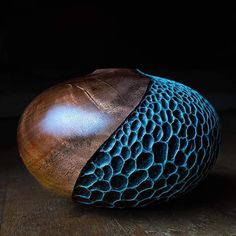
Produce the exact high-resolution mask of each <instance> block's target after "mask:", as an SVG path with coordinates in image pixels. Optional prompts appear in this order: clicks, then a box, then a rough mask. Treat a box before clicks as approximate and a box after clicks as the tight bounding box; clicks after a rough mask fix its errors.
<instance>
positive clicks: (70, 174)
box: [18, 69, 149, 196]
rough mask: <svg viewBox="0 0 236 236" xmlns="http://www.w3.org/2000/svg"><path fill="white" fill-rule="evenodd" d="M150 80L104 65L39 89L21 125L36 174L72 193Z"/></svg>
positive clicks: (25, 154) (22, 147) (24, 149)
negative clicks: (87, 72) (95, 155)
mask: <svg viewBox="0 0 236 236" xmlns="http://www.w3.org/2000/svg"><path fill="white" fill-rule="evenodd" d="M148 83H149V79H148V78H147V77H144V76H142V75H140V74H138V73H137V72H136V71H134V70H130V69H100V70H96V71H95V72H93V73H92V74H90V75H87V76H84V77H82V78H80V79H73V80H69V81H66V82H64V83H61V84H59V85H57V86H55V87H52V88H50V89H48V90H46V91H45V92H43V93H42V94H40V95H39V96H38V97H37V98H35V99H34V100H33V102H32V103H31V104H30V105H29V106H28V108H27V109H26V110H25V112H24V114H23V115H22V118H21V121H20V123H19V127H18V147H19V152H20V155H21V157H22V159H23V161H24V163H25V165H26V167H27V168H28V170H29V171H30V172H31V174H32V175H34V176H35V177H36V179H37V180H38V181H39V182H40V183H41V184H42V185H44V186H46V187H47V188H49V189H52V190H54V191H56V192H58V193H61V194H63V195H67V196H70V195H71V192H72V190H73V187H74V184H75V181H76V179H77V178H78V176H79V173H80V171H81V169H82V168H83V167H84V165H85V164H86V162H87V161H88V159H89V158H90V157H91V156H92V155H93V154H94V152H95V151H96V150H97V149H98V148H99V147H100V146H101V145H102V143H103V142H105V140H106V139H107V138H108V137H109V136H110V135H111V134H112V133H113V132H114V131H115V130H116V128H118V126H119V125H120V124H121V123H122V122H123V121H124V120H125V118H126V117H127V116H128V115H129V113H130V112H131V111H132V110H133V109H134V108H135V107H136V106H137V105H138V104H139V102H140V100H141V99H142V97H143V95H144V94H145V92H146V89H147V86H148Z"/></svg>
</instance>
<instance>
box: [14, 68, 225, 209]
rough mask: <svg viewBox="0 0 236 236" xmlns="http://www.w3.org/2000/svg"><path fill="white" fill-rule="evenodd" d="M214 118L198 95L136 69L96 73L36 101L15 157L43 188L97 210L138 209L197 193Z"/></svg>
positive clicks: (213, 141)
mask: <svg viewBox="0 0 236 236" xmlns="http://www.w3.org/2000/svg"><path fill="white" fill-rule="evenodd" d="M220 137H221V135H220V126H219V119H218V116H217V114H216V112H215V110H214V108H213V107H212V106H211V105H210V103H209V102H208V101H207V100H206V99H205V98H203V97H202V96H201V95H200V94H199V93H198V92H196V91H194V90H192V89H191V88H189V87H187V86H185V85H183V84H180V83H178V82H175V81H172V80H168V79H164V78H160V77H156V76H151V75H147V74H145V73H142V72H141V71H139V70H130V69H100V70H96V71H95V72H93V73H92V74H89V75H87V76H84V77H81V78H79V79H74V80H70V81H66V82H64V83H61V84H58V85H56V86H54V87H52V88H50V89H48V90H46V91H45V92H43V93H42V94H40V95H39V96H38V97H36V98H35V99H34V100H33V102H32V103H31V104H30V105H29V106H28V107H27V109H26V110H25V112H24V113H23V115H22V117H21V120H20V123H19V127H18V146H19V152H20V155H21V157H22V159H23V161H24V163H25V165H26V167H27V168H28V170H29V171H30V172H31V173H32V175H33V176H34V177H35V178H36V179H37V180H38V181H39V182H40V183H41V184H42V185H44V186H46V187H47V188H49V189H51V190H53V191H56V192H58V193H61V194H63V195H67V196H72V198H73V200H75V201H77V202H80V203H84V204H89V205H95V206H105V207H139V206H145V205H148V204H150V203H153V202H160V201H167V200H169V199H171V198H175V197H177V196H180V195H182V194H183V193H185V192H187V191H189V190H190V189H192V188H194V187H195V186H196V185H197V184H198V183H199V182H200V181H201V180H202V179H203V178H204V177H205V176H206V174H207V172H208V170H209V169H210V168H211V167H212V166H213V164H214V163H215V161H216V158H217V154H218V149H219V144H220V139H221V138H220Z"/></svg>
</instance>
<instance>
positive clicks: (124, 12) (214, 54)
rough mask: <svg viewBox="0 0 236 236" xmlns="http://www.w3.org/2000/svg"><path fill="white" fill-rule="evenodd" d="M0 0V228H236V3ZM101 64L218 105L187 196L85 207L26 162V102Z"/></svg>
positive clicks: (5, 231) (139, 231)
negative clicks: (212, 142) (209, 161)
mask: <svg viewBox="0 0 236 236" xmlns="http://www.w3.org/2000/svg"><path fill="white" fill-rule="evenodd" d="M2 2H5V1H1V2H0V81H1V84H0V132H1V135H0V235H2V236H5V235H71V236H72V235H75V234H76V235H122V236H123V235H182V236H187V235H216V236H217V235H236V233H235V232H236V227H235V226H236V211H235V209H236V159H235V156H236V145H235V140H236V123H235V120H236V83H235V78H236V67H235V58H236V36H235V29H236V9H235V7H233V6H232V5H227V1H221V2H220V4H217V3H216V2H217V1H214V2H213V3H211V5H206V3H204V4H202V5H200V4H199V3H198V2H199V1H196V2H195V3H194V1H189V4H186V3H183V4H182V5H181V4H180V1H176V4H175V5H174V2H175V1H165V2H166V3H167V5H166V6H163V4H162V5H161V4H158V5H154V4H153V5H149V4H148V2H150V1H143V2H144V5H138V4H137V1H132V2H133V5H132V6H128V5H127V3H126V4H124V3H121V2H119V4H115V3H114V2H113V1H111V2H112V4H113V5H112V4H110V5H109V6H108V5H106V6H102V5H100V4H101V3H100V2H99V4H97V5H92V4H91V5H90V4H82V3H78V4H77V5H76V6H73V7H72V6H70V7H67V8H52V7H48V8H41V7H39V6H38V4H37V1H36V0H31V1H24V0H22V1H19V0H18V1H12V2H13V3H12V5H11V6H9V7H5V6H4V7H3V6H2V4H3V3H2ZM40 2H41V1H40ZM79 2H82V1H79ZM126 2H128V1H126ZM130 2H131V1H130ZM156 2H157V1H155V3H156ZM163 2H164V1H163ZM205 2H209V1H205ZM197 3H198V4H197ZM209 4H210V3H209ZM106 67H131V68H140V69H142V70H143V71H145V72H146V73H153V74H156V75H159V76H163V77H166V78H170V79H174V80H176V81H179V82H183V83H184V84H187V85H189V86H191V87H193V88H194V89H196V90H198V91H200V92H201V93H202V94H203V95H204V96H205V97H206V98H207V99H209V100H210V101H211V103H212V104H213V105H214V106H215V107H216V109H217V111H218V114H219V116H220V119H221V126H222V133H223V136H222V145H221V148H220V154H219V158H218V160H217V164H216V166H215V168H214V169H213V170H212V171H211V172H210V173H209V175H208V177H207V178H206V180H205V181H203V183H202V184H201V185H199V187H198V188H196V189H195V190H193V191H192V192H190V193H189V194H187V195H186V196H185V197H182V198H179V199H177V200H173V201H172V202H170V203H168V204H163V205H160V206H159V207H157V208H154V207H152V208H147V209H127V210H110V209H98V208H92V207H91V208H89V207H87V206H82V205H80V204H78V205H77V204H73V203H72V202H71V200H69V199H64V198H62V197H61V198H60V197H59V196H55V195H54V194H53V193H50V192H48V191H46V190H45V189H44V188H42V187H40V186H39V185H38V183H37V182H36V180H35V179H34V178H33V177H32V176H31V175H30V173H29V172H28V171H27V170H26V168H25V167H24V164H23V162H22V161H21V159H20V157H19V154H18V151H17V146H16V128H17V123H18V119H19V116H20V114H21V113H22V112H23V110H24V108H25V107H26V106H27V105H28V104H29V102H30V101H31V100H32V99H33V98H34V97H35V96H36V95H37V94H39V93H40V92H42V91H43V90H44V89H46V88H48V87H50V86H51V85H53V84H55V83H57V82H59V81H63V80H66V79H69V78H71V77H73V76H79V75H82V74H86V73H89V72H92V71H93V70H95V69H97V68H106ZM88 226H89V227H88Z"/></svg>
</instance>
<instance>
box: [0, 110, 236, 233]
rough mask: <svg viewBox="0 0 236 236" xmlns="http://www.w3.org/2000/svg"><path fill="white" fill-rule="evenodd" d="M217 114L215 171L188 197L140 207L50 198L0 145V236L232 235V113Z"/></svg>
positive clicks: (235, 193) (235, 207) (235, 133)
mask: <svg viewBox="0 0 236 236" xmlns="http://www.w3.org/2000/svg"><path fill="white" fill-rule="evenodd" d="M220 116H221V119H222V126H223V143H222V148H221V151H220V156H219V160H218V162H217V165H216V168H215V169H214V170H213V171H211V173H210V174H209V176H208V177H207V179H206V180H205V181H204V182H203V183H202V184H201V185H200V186H199V187H198V188H197V189H195V190H194V191H192V192H191V193H189V194H187V195H185V196H184V197H182V198H180V199H178V200H174V201H172V202H169V203H166V204H163V205H159V206H156V207H151V208H145V209H126V210H119V209H102V208H93V207H87V206H82V205H79V204H75V203H73V202H72V201H71V200H70V199H64V198H61V197H58V196H55V195H53V194H52V193H50V192H48V191H47V190H45V189H43V188H42V187H41V186H40V185H39V184H38V183H37V182H36V181H35V180H34V179H33V177H31V175H30V174H29V173H28V172H27V170H26V169H25V167H24V166H23V164H22V162H21V160H20V158H19V156H18V152H17V148H16V146H15V145H12V144H9V145H6V144H5V145H4V146H1V147H0V235H1V236H14V235H30V236H34V235H42V236H47V235H53V236H55V235H70V236H72V235H82V236H83V235H102V236H105V235H109V236H110V235H163V236H172V235H173V236H181V235H184V236H188V235H194V236H195V235H204V236H205V235H213V236H218V235H219V236H222V235H230V236H231V235H232V236H233V235H236V143H235V140H236V123H235V120H236V112H224V113H222V114H220ZM4 132H7V131H4V130H2V135H4ZM13 139H14V137H13Z"/></svg>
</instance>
